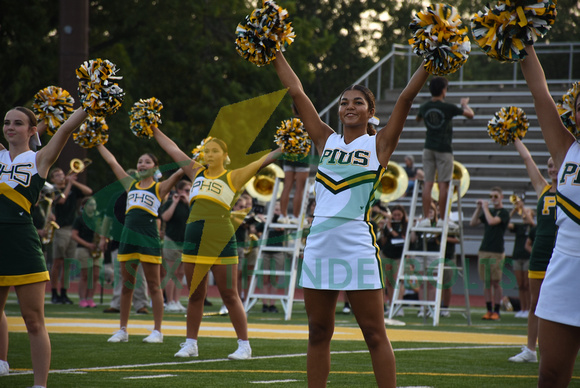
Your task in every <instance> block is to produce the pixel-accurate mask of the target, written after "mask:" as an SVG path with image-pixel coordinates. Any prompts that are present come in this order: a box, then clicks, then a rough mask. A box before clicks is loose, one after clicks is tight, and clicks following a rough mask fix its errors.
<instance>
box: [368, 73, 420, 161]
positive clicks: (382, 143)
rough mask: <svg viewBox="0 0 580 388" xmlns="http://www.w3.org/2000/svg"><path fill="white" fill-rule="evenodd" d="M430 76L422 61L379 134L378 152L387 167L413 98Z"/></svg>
mask: <svg viewBox="0 0 580 388" xmlns="http://www.w3.org/2000/svg"><path fill="white" fill-rule="evenodd" d="M428 77H429V73H427V71H425V68H424V67H423V63H421V65H419V68H418V69H417V70H416V71H415V74H413V77H411V80H410V81H409V83H408V84H407V86H406V87H405V89H403V91H402V92H401V94H400V95H399V98H398V99H397V103H396V104H395V107H394V108H393V113H392V114H391V118H390V119H389V121H388V122H387V125H385V126H384V127H383V129H381V130H380V131H379V133H378V134H377V152H378V157H379V162H380V163H381V166H384V167H386V166H387V164H388V163H389V159H390V157H391V154H392V153H393V151H394V150H395V148H396V147H397V144H398V143H399V137H400V136H401V132H402V131H403V127H404V125H405V122H406V121H407V115H408V114H409V111H410V110H411V105H412V104H413V100H414V99H415V97H416V96H417V94H418V93H419V91H420V90H421V88H422V87H423V85H425V82H426V81H427V78H428Z"/></svg>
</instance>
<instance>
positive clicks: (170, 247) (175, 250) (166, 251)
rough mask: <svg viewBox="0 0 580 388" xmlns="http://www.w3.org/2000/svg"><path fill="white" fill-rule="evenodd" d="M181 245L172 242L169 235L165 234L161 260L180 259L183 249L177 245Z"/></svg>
mask: <svg viewBox="0 0 580 388" xmlns="http://www.w3.org/2000/svg"><path fill="white" fill-rule="evenodd" d="M180 246H181V247H183V245H181V244H179V243H176V242H174V241H173V240H172V239H170V238H169V237H167V236H165V240H164V241H163V251H162V252H163V260H167V261H181V254H182V253H183V249H179V247H180Z"/></svg>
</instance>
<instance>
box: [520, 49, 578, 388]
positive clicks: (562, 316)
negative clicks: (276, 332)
mask: <svg viewBox="0 0 580 388" xmlns="http://www.w3.org/2000/svg"><path fill="white" fill-rule="evenodd" d="M525 50H526V52H527V53H528V54H529V55H528V56H527V57H526V58H525V59H524V60H523V61H522V62H521V67H522V72H523V74H524V77H525V78H526V82H527V84H528V87H529V88H530V91H531V92H532V96H533V97H534V106H535V109H536V114H537V115H538V121H539V122H540V127H541V129H542V134H543V135H544V140H545V141H546V145H547V146H548V150H549V151H550V155H551V156H552V159H553V160H554V162H555V164H556V166H557V167H558V168H559V172H558V185H557V192H556V202H557V210H556V224H557V225H558V236H557V237H556V245H555V247H554V251H553V253H552V258H551V259H550V264H549V265H548V269H547V270H546V277H545V278H544V282H543V283H542V288H541V290H540V298H539V300H538V305H537V307H536V315H537V316H538V318H539V319H540V320H539V332H538V340H539V348H540V376H539V381H538V387H551V388H553V387H567V386H568V384H569V383H570V379H571V377H572V371H573V369H574V362H575V360H576V356H577V355H578V350H580V299H579V298H578V293H579V292H580V282H578V274H579V273H580V255H579V254H578V252H579V248H580V242H579V241H580V240H579V239H578V236H580V144H578V142H577V141H576V139H574V136H573V135H572V134H571V133H570V132H569V131H568V130H567V129H566V127H565V126H564V124H563V123H562V121H561V119H560V116H559V114H558V109H557V108H556V104H555V103H554V100H553V99H552V96H551V95H550V91H549V90H548V85H547V83H546V77H545V75H544V71H543V69H542V65H541V64H540V61H539V60H538V57H537V56H536V53H535V51H534V48H533V47H532V46H529V47H526V48H525ZM574 117H575V120H576V127H578V126H579V125H580V102H579V101H578V97H576V101H574Z"/></svg>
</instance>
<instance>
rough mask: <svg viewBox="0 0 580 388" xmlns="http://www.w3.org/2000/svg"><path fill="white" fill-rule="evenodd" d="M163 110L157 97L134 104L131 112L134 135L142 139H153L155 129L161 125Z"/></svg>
mask: <svg viewBox="0 0 580 388" xmlns="http://www.w3.org/2000/svg"><path fill="white" fill-rule="evenodd" d="M161 109H163V104H162V103H161V101H159V100H158V99H156V98H155V97H151V98H148V99H146V100H144V99H141V100H139V101H137V102H136V103H135V104H133V107H132V108H131V111H130V112H129V116H130V117H131V124H130V126H131V131H132V132H133V134H134V135H135V136H137V137H140V138H145V139H150V138H152V137H153V127H154V126H158V125H159V124H161Z"/></svg>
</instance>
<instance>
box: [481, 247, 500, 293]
mask: <svg viewBox="0 0 580 388" xmlns="http://www.w3.org/2000/svg"><path fill="white" fill-rule="evenodd" d="M478 259H479V260H478V265H477V267H478V270H479V279H481V281H482V282H484V284H485V285H488V283H489V282H490V281H500V280H501V277H502V274H503V266H504V263H505V253H497V252H485V251H479V252H478Z"/></svg>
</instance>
